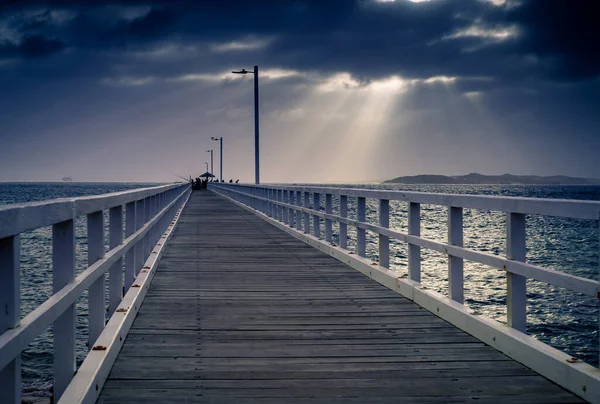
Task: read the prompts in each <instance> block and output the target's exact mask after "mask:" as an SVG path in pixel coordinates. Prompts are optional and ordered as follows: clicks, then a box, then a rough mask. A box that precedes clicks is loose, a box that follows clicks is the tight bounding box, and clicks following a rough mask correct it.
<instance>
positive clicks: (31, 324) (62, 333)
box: [0, 184, 190, 403]
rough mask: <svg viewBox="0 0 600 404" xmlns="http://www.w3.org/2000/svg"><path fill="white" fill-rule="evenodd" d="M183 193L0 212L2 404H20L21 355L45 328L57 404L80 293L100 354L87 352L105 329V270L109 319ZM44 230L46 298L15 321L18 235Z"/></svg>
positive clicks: (151, 191) (69, 361)
mask: <svg viewBox="0 0 600 404" xmlns="http://www.w3.org/2000/svg"><path fill="white" fill-rule="evenodd" d="M189 192H190V187H189V185H187V184H186V185H180V184H174V185H166V186H159V187H153V188H144V189H136V190H133V191H125V192H117V193H112V194H105V195H98V196H87V197H79V198H69V199H55V200H51V201H45V202H34V203H25V204H15V205H6V206H3V207H0V308H1V310H0V333H2V334H1V335H0V396H1V397H2V400H0V401H2V403H21V363H20V356H21V352H22V351H23V350H24V349H25V348H27V346H28V345H29V344H30V343H31V342H32V341H33V339H34V338H35V337H37V336H38V335H40V334H41V333H42V332H43V331H44V330H45V329H46V328H47V327H48V326H50V325H53V331H54V388H53V391H54V402H58V400H59V398H60V397H61V395H62V394H63V392H64V391H65V390H66V389H67V387H68V386H69V383H70V382H71V380H72V379H73V376H74V374H75V371H76V365H75V359H76V350H75V344H76V341H75V319H76V318H75V304H76V301H77V299H78V298H79V297H80V296H82V295H83V293H84V292H85V291H86V290H87V291H88V305H89V306H88V322H89V330H88V331H89V338H88V346H89V349H90V352H91V351H93V350H94V349H106V347H100V348H98V347H95V342H96V340H97V339H98V337H99V336H100V335H101V333H102V332H103V329H104V327H105V324H106V318H105V316H106V307H105V276H106V273H107V272H108V274H109V285H108V296H109V298H108V313H109V316H113V313H115V311H118V309H117V308H118V306H119V304H120V303H121V301H122V299H123V296H124V294H125V293H127V291H129V290H133V289H135V288H137V287H138V286H139V285H137V284H134V281H135V280H136V277H137V276H138V274H139V273H140V272H145V270H143V269H142V267H143V266H144V264H145V262H146V260H147V259H150V258H151V257H150V256H151V255H152V254H151V253H154V251H152V248H153V246H155V245H156V244H158V245H160V240H161V237H164V236H163V233H164V232H165V231H166V230H167V229H168V228H169V227H170V225H171V222H172V221H173V218H174V217H175V215H176V214H177V212H178V210H179V209H180V208H181V206H182V205H183V204H184V203H185V201H186V200H187V197H188V195H189ZM105 210H108V215H109V223H108V224H109V231H108V233H109V234H108V237H109V251H107V252H105V248H104V240H105V234H104V211H105ZM124 211H125V219H123V212H124ZM80 216H87V245H88V267H87V269H85V270H84V271H83V272H81V273H80V274H79V275H77V276H76V273H75V219H76V218H78V217H80ZM123 224H125V229H123ZM45 226H52V274H53V293H54V294H53V295H52V296H51V297H50V298H49V299H48V300H46V301H45V302H44V303H42V304H41V305H40V306H38V307H37V308H35V309H34V310H33V311H32V312H31V313H29V314H28V315H26V316H25V317H24V318H23V319H20V313H21V305H20V293H21V292H20V290H21V289H20V258H21V256H20V238H19V235H20V234H21V233H23V232H26V231H29V230H34V229H37V228H40V227H45ZM123 231H125V232H124V233H125V238H123ZM132 286H133V287H134V288H132ZM130 288H132V289H130Z"/></svg>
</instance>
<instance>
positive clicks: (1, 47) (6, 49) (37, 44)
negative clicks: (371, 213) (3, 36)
mask: <svg viewBox="0 0 600 404" xmlns="http://www.w3.org/2000/svg"><path fill="white" fill-rule="evenodd" d="M64 47H65V44H64V42H63V41H61V40H59V39H53V38H45V37H43V36H41V35H27V36H25V37H23V39H22V40H21V41H20V43H18V44H17V43H13V42H10V41H4V43H2V44H0V58H2V57H9V58H11V57H22V58H24V59H31V58H40V57H44V56H49V55H52V54H53V53H57V52H59V51H61V50H62V49H63V48H64Z"/></svg>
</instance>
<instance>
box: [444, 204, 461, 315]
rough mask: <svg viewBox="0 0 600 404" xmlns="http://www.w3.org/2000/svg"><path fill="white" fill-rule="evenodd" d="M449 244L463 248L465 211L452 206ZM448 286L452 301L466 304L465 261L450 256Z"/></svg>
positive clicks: (450, 208)
mask: <svg viewBox="0 0 600 404" xmlns="http://www.w3.org/2000/svg"><path fill="white" fill-rule="evenodd" d="M448 244H451V245H455V246H459V247H462V246H463V209H462V208H459V207H454V206H450V207H449V208H448ZM448 284H449V290H450V299H452V300H454V301H455V302H458V303H461V304H462V303H463V302H464V286H463V285H464V274H463V259H462V258H460V257H456V256H453V255H451V254H448Z"/></svg>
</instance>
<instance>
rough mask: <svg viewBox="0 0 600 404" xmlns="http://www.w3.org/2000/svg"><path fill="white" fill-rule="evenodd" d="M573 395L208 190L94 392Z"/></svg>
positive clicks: (157, 398)
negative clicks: (105, 378)
mask: <svg viewBox="0 0 600 404" xmlns="http://www.w3.org/2000/svg"><path fill="white" fill-rule="evenodd" d="M475 400H476V401H477V402H480V403H481V402H490V403H491V402H508V401H510V402H513V403H519V402H521V403H527V404H533V403H567V402H573V403H575V402H581V401H580V400H579V399H578V398H577V397H575V396H573V395H571V394H570V393H567V392H565V391H564V390H562V389H561V388H559V387H557V386H556V385H554V384H552V383H550V382H548V381H547V380H546V379H544V378H542V377H540V376H538V375H536V374H535V373H534V372H532V371H531V370H529V369H527V368H525V367H524V366H522V365H521V364H519V363H516V362H514V361H512V360H510V359H508V358H507V357H506V356H505V355H503V354H501V353H499V352H498V351H496V350H494V349H492V348H490V347H489V346H486V345H485V344H483V343H481V342H479V341H477V340H476V339H474V338H473V337H472V336H470V335H468V334H466V333H464V332H462V331H460V330H458V329H456V328H454V327H453V326H451V325H450V324H448V323H446V322H445V321H443V320H441V319H440V318H438V317H436V316H434V315H432V314H431V313H429V312H428V311H426V310H423V309H422V308H420V307H418V306H417V305H415V304H414V303H412V302H411V301H409V300H407V299H405V298H403V297H401V296H399V295H397V294H396V293H394V292H392V291H390V290H388V289H385V288H384V287H382V286H381V285H379V284H377V283H375V282H373V281H371V280H369V279H368V278H366V277H364V276H363V275H362V274H360V273H358V272H356V271H354V270H352V269H350V268H349V267H347V266H345V265H344V264H342V263H341V262H338V261H336V260H334V259H333V258H331V257H329V256H327V255H325V254H323V253H321V252H320V251H318V250H315V249H313V248H312V247H309V246H307V245H305V244H303V243H301V242H300V241H298V240H295V239H294V238H292V237H290V236H288V235H287V234H285V233H284V232H282V231H280V230H278V229H276V228H275V227H273V226H271V225H270V224H268V223H266V222H265V221H263V220H262V219H260V218H259V217H257V216H255V215H253V214H251V213H249V212H247V211H246V210H243V209H241V208H239V207H237V206H235V205H234V204H232V203H230V202H227V201H225V200H223V199H221V198H219V197H217V196H216V195H214V194H212V193H210V192H197V193H194V194H193V196H192V198H191V200H190V202H189V203H188V204H187V206H186V208H185V210H184V212H183V215H182V217H181V219H180V222H179V225H178V227H177V229H176V231H175V234H174V236H173V238H172V239H171V242H170V244H169V246H168V248H167V251H166V254H165V255H164V257H163V259H162V261H161V263H160V265H159V268H158V271H157V273H156V276H155V277H154V280H153V283H152V285H151V288H150V290H149V291H148V295H147V297H146V299H145V301H144V304H143V305H142V307H141V309H140V312H139V314H138V316H137V318H136V320H135V322H134V325H133V327H132V329H131V332H130V334H129V335H128V337H127V339H126V341H125V344H124V347H123V349H122V351H121V353H120V354H119V358H118V359H117V361H116V362H115V365H114V367H113V369H112V371H111V374H110V376H109V380H108V381H107V383H106V384H105V387H104V390H103V391H102V394H101V396H100V399H99V401H98V402H99V403H105V404H106V403H144V404H147V403H150V402H189V403H236V404H237V403H241V404H244V403H267V404H268V403H281V402H285V403H291V404H294V403H338V402H339V403H342V402H343V403H365V402H369V403H413V402H419V403H427V402H430V403H446V402H455V403H464V402H470V403H472V402H473V401H475Z"/></svg>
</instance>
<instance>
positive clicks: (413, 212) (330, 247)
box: [209, 184, 600, 401]
mask: <svg viewBox="0 0 600 404" xmlns="http://www.w3.org/2000/svg"><path fill="white" fill-rule="evenodd" d="M209 187H210V189H211V190H213V191H215V192H217V193H219V194H222V195H224V196H227V197H229V198H231V199H233V200H235V201H237V202H239V203H241V204H243V205H246V206H247V207H250V208H252V209H255V210H257V211H259V212H261V213H262V214H263V215H265V216H266V217H267V219H268V218H271V220H272V221H273V222H274V223H275V224H276V225H279V226H280V227H281V228H283V229H285V230H286V231H288V232H289V233H290V234H294V235H295V236H296V237H298V238H300V239H302V240H303V241H305V242H308V243H309V244H311V245H314V246H315V247H318V248H321V249H323V250H324V251H326V252H328V253H329V254H330V255H333V256H335V257H338V258H339V257H343V261H344V262H346V263H349V264H350V265H352V266H353V267H355V268H357V269H359V270H361V271H362V272H363V273H366V274H367V275H369V276H371V277H373V278H374V279H376V280H378V281H379V282H380V283H383V284H384V285H386V286H388V287H390V288H392V289H395V290H397V291H398V292H399V293H402V294H404V295H406V296H407V297H409V298H411V299H413V300H415V301H416V302H418V303H419V304H421V305H422V306H424V307H425V308H427V309H429V310H431V311H433V312H434V313H436V314H438V315H440V316H441V317H443V318H445V319H446V320H448V321H450V322H451V323H453V324H455V325H457V326H458V327H460V328H462V329H464V330H466V331H467V332H470V333H471V334H473V335H475V336H476V337H478V338H480V339H482V340H483V341H484V342H486V343H489V344H490V345H492V346H494V347H496V348H497V349H499V350H501V351H503V352H505V353H506V354H507V355H509V356H511V357H513V358H515V359H517V360H519V361H521V362H523V363H524V364H526V365H527V366H529V367H531V368H534V370H536V371H538V372H539V373H541V374H543V375H545V376H546V377H548V378H550V379H552V380H553V381H555V382H556V383H558V384H561V385H562V386H564V387H566V388H568V389H570V390H572V391H574V392H575V393H576V394H579V395H580V396H582V397H584V398H586V399H588V400H591V401H600V372H598V369H597V368H594V367H592V366H589V365H587V364H585V363H583V362H582V361H580V360H575V359H573V358H571V357H570V356H568V355H566V354H560V353H559V352H558V351H556V350H555V349H553V348H551V347H549V346H547V345H545V344H542V343H541V342H539V341H536V340H534V339H533V338H531V337H527V336H526V335H525V334H526V325H527V323H526V313H527V309H526V305H527V289H526V281H527V279H534V280H537V281H541V282H545V283H547V284H551V285H555V286H560V287H564V288H566V289H568V290H571V291H574V292H579V293H582V294H584V295H588V296H592V297H594V298H600V282H598V281H596V280H592V279H587V278H583V277H580V276H574V275H570V274H567V273H564V272H561V271H557V270H554V269H551V268H545V267H542V266H538V265H533V264H530V263H527V262H525V261H526V260H525V259H526V254H525V252H526V244H525V243H526V225H525V218H526V215H528V214H533V215H546V216H558V217H565V218H576V219H588V220H594V221H598V220H599V219H600V202H596V201H575V200H563V199H541V198H517V197H501V196H479V195H458V194H436V193H420V192H404V191H391V190H373V189H356V188H334V187H319V186H284V185H279V186H269V185H245V184H238V185H236V184H209ZM323 196H324V198H323ZM333 197H335V200H336V201H337V203H339V206H338V207H337V209H336V211H337V212H339V214H338V215H336V214H333V212H334V210H333V201H334V198H333ZM322 198H323V199H324V201H325V206H324V210H322V209H321V206H320V204H321V200H322ZM348 198H356V219H357V220H353V219H350V218H348ZM367 199H374V200H377V201H378V205H379V212H378V213H379V223H376V224H375V223H369V222H367V220H366V201H367ZM390 201H401V202H406V203H408V232H403V231H398V230H395V229H394V230H392V229H390V228H389V222H390ZM422 204H427V205H438V206H445V207H447V209H448V219H447V224H448V239H447V242H440V241H434V240H431V239H427V238H424V237H421V205H422ZM311 206H312V208H311ZM465 208H467V209H482V210H485V211H499V212H505V213H506V257H501V256H498V255H493V254H488V253H484V252H480V251H476V250H473V249H469V248H465V247H464V246H463V209H465ZM311 219H312V220H311ZM311 221H312V223H311ZM334 222H337V223H338V225H339V232H338V233H339V246H337V245H335V244H333V236H332V234H333V232H332V225H333V223H334ZM323 224H324V235H323V232H322V225H323ZM348 226H353V227H354V228H355V230H356V254H354V253H353V252H349V251H348ZM367 231H369V232H373V233H374V234H376V235H378V253H379V254H378V256H379V262H378V263H377V264H378V265H377V267H373V263H372V261H370V260H367V259H366V232H367ZM311 233H312V234H311ZM323 236H324V240H323ZM390 239H395V240H398V241H400V242H404V243H406V244H407V245H408V274H407V275H408V280H406V279H401V277H399V276H398V274H397V273H395V272H392V271H390V270H389V266H390ZM421 249H429V250H433V251H436V252H438V253H442V254H445V255H447V257H448V284H449V288H448V292H449V293H448V295H449V296H441V295H439V294H437V293H435V292H431V291H428V290H425V289H426V288H423V287H422V286H421ZM348 254H350V255H348ZM352 254H354V255H352ZM356 255H358V257H356ZM464 260H469V261H473V262H477V263H480V264H484V265H487V266H490V267H494V268H497V269H499V270H502V271H505V272H506V275H507V290H506V302H507V326H503V325H502V324H500V323H497V322H495V321H490V319H485V318H483V319H482V317H483V316H480V315H474V313H473V312H472V311H469V310H468V308H467V307H466V306H464V304H463V303H464V274H463V263H464ZM376 270H377V271H376ZM532 350H533V351H535V352H533V353H532ZM538 354H539V355H538ZM546 356H548V358H551V359H552V361H550V362H548V361H547V360H546V359H548V358H546ZM560 363H562V364H564V365H565V366H567V367H568V369H566V370H565V369H563V368H562V367H561V365H559V366H555V365H556V364H560ZM547 365H550V366H553V367H556V368H555V369H548V366H547ZM573 372H575V373H573ZM582 386H583V387H582Z"/></svg>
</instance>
